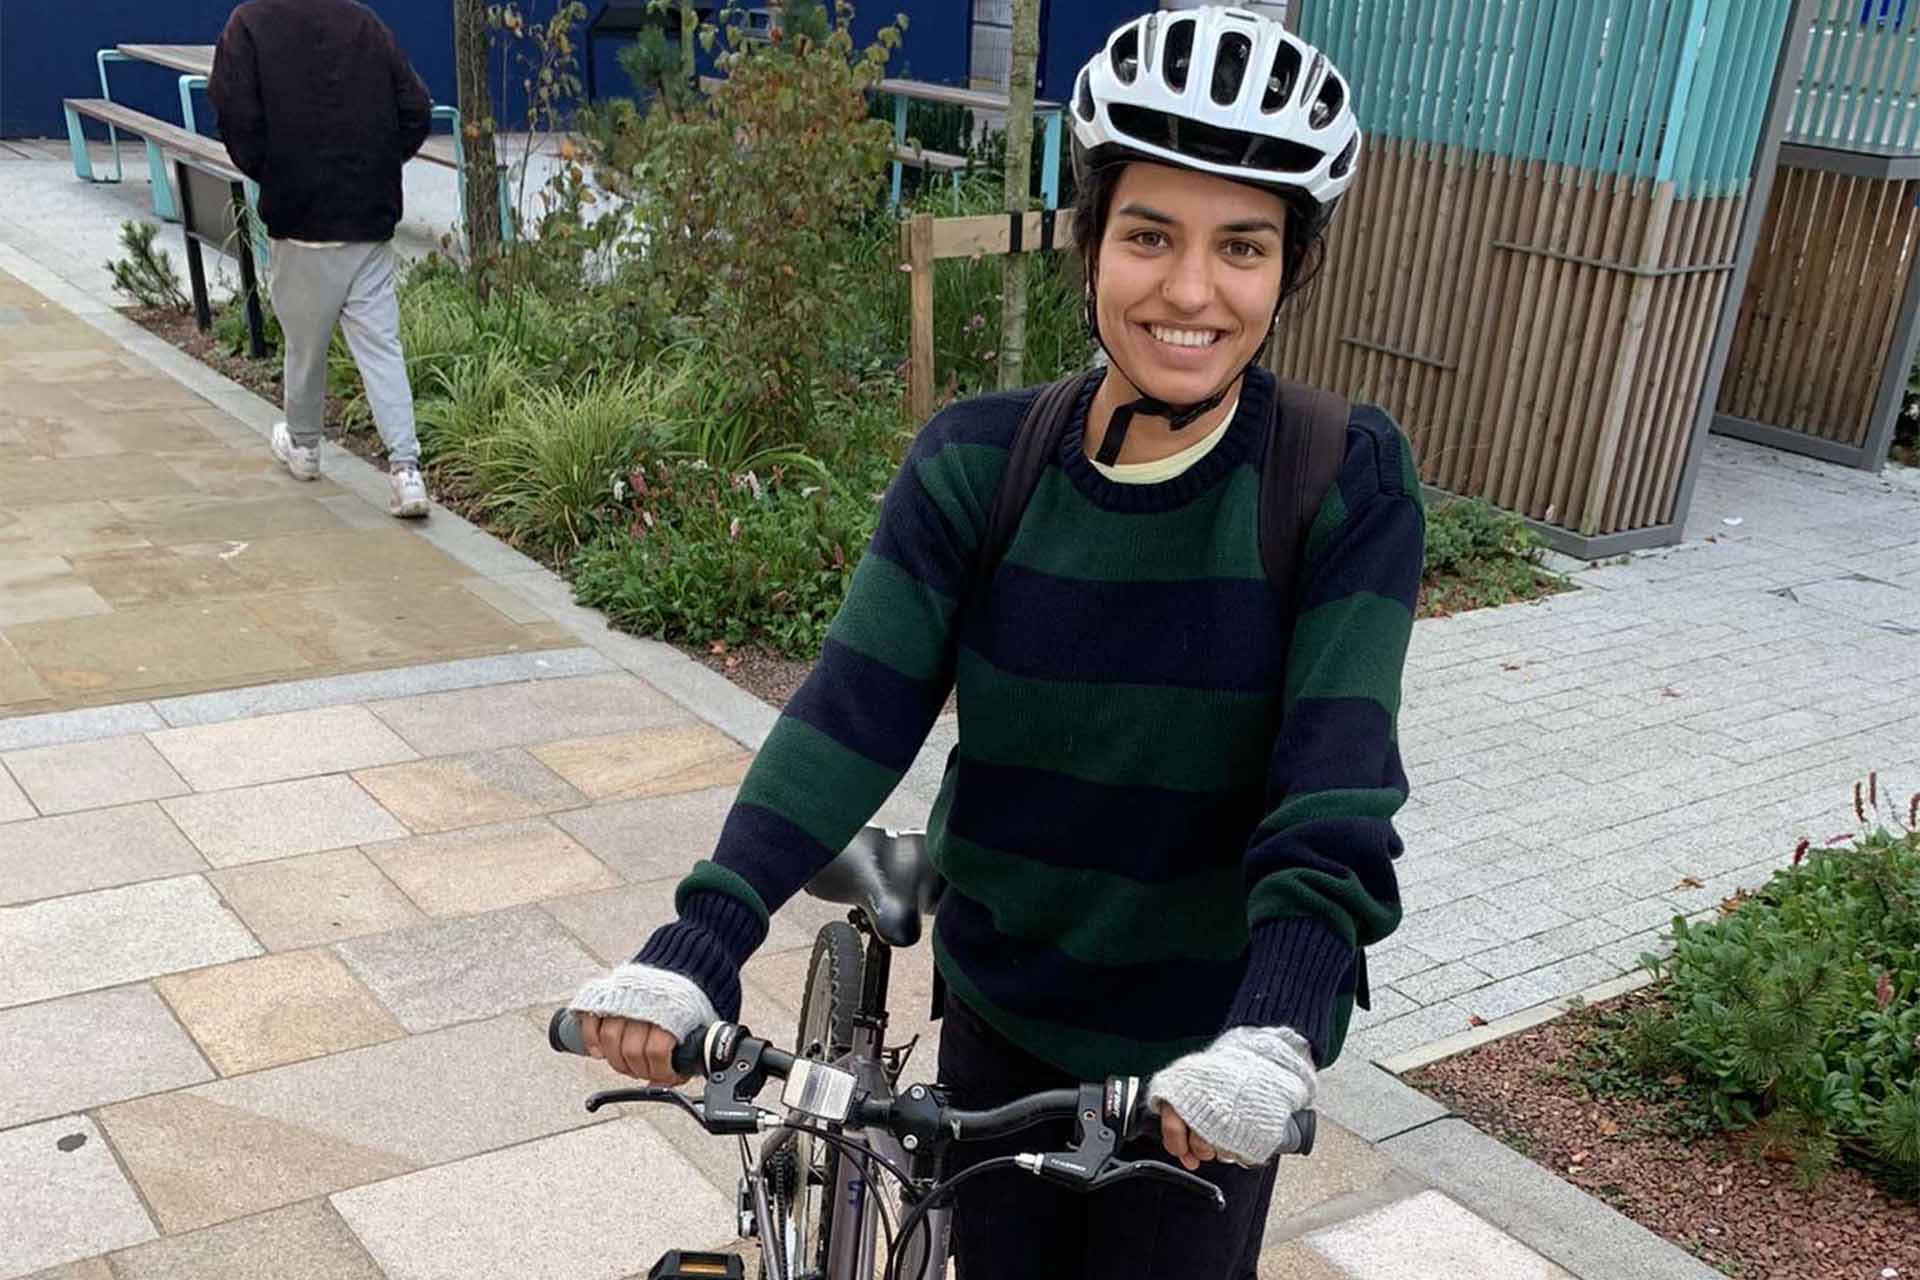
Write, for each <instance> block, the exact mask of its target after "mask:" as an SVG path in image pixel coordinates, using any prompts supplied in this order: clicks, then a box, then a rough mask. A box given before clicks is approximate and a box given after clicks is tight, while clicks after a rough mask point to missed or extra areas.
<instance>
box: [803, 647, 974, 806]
mask: <svg viewBox="0 0 1920 1280" xmlns="http://www.w3.org/2000/svg"><path fill="white" fill-rule="evenodd" d="M952 683H953V682H952V679H951V677H950V676H949V677H948V678H947V679H944V680H938V679H937V680H935V681H933V682H931V683H926V682H922V681H919V680H915V679H913V678H912V677H910V676H905V675H902V674H901V673H900V672H898V671H896V670H894V669H893V668H892V667H890V666H888V665H887V664H886V663H884V662H881V661H879V660H877V659H874V658H869V657H868V656H867V655H866V654H864V653H861V652H860V651H859V650H857V649H850V648H848V647H847V646H846V645H844V644H841V643H840V642H839V641H837V640H834V639H832V638H829V639H828V640H827V642H826V644H825V645H824V646H823V647H822V648H821V650H820V661H819V662H818V663H817V664H815V666H814V669H813V674H812V675H810V676H808V677H807V681H806V683H805V684H802V685H801V686H800V691H799V692H798V693H796V694H794V695H793V699H792V701H790V702H788V703H787V709H786V713H787V714H788V715H790V716H792V717H793V718H794V719H796V720H799V721H801V722H803V723H805V724H810V725H812V726H813V727H814V728H816V729H818V730H819V731H820V732H822V733H824V734H826V735H827V736H828V737H829V738H832V739H833V740H834V741H835V742H837V743H839V744H840V745H841V746H843V747H845V748H847V750H849V751H854V752H858V753H859V754H860V755H863V756H865V757H866V758H867V759H869V760H871V761H873V762H874V763H875V764H878V765H884V766H885V767H887V768H889V769H892V770H894V771H895V772H897V773H905V772H906V771H907V768H908V766H910V765H912V764H913V759H914V757H915V756H916V755H918V754H919V753H920V744H921V742H922V741H924V740H925V739H926V736H927V730H928V729H930V728H931V727H932V726H933V722H934V719H935V717H937V716H938V715H939V714H940V708H941V706H942V704H944V703H945V702H946V699H947V689H948V688H949V687H950V686H951V685H952ZM849 689H858V690H859V691H860V695H859V696H858V697H848V696H847V693H846V691H847V690H849Z"/></svg>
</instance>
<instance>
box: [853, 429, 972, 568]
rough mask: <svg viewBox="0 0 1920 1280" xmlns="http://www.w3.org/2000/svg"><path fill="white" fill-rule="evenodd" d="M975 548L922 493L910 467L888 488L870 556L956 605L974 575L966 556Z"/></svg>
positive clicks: (869, 547)
mask: <svg viewBox="0 0 1920 1280" xmlns="http://www.w3.org/2000/svg"><path fill="white" fill-rule="evenodd" d="M971 545H972V538H971V535H969V536H968V537H964V538H963V537H962V536H961V534H960V531H959V530H957V529H955V528H954V527H953V525H952V524H951V523H950V522H949V521H948V520H947V517H946V515H945V513H943V512H942V511H941V510H940V507H939V504H937V503H936V502H934V500H933V499H932V498H931V497H929V496H928V494H927V491H926V490H925V489H923V488H921V487H920V480H919V477H917V476H916V475H915V474H914V472H913V464H912V463H911V462H909V463H908V464H907V466H906V468H905V469H903V470H902V471H901V472H900V473H899V474H898V475H896V476H894V478H893V483H892V484H891V485H889V486H888V488H887V500H886V504H885V506H884V507H883V508H882V510H881V512H880V523H879V525H878V526H877V527H875V529H874V531H873V541H872V542H871V543H870V544H868V554H870V555H880V556H885V557H886V558H887V559H889V560H891V561H893V562H894V563H895V564H897V565H899V566H900V567H901V568H902V569H905V570H906V571H907V572H908V573H910V574H912V575H913V577H914V578H916V579H918V580H919V581H921V582H923V583H925V584H926V585H927V586H929V587H932V588H933V589H934V590H935V591H938V592H939V593H940V594H941V595H943V596H945V597H947V599H949V600H958V599H960V598H961V597H962V596H963V595H964V594H965V592H966V584H967V579H968V576H969V574H971V572H972V561H971V558H970V557H969V556H968V555H967V553H966V551H965V548H967V547H970V546H971Z"/></svg>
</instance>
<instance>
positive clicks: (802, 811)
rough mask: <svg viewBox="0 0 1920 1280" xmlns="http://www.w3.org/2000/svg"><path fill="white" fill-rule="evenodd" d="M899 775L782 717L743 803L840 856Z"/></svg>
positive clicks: (743, 787) (750, 775)
mask: <svg viewBox="0 0 1920 1280" xmlns="http://www.w3.org/2000/svg"><path fill="white" fill-rule="evenodd" d="M899 781H900V775H899V774H898V773H897V772H895V771H894V770H892V769H888V768H886V767H885V766H883V765H879V764H875V763H874V762H873V761H871V760H869V759H867V758H866V757H865V756H863V755H861V754H860V753H859V752H857V751H853V750H850V749H848V748H847V747H843V746H841V745H840V744H839V743H838V742H835V741H834V740H833V739H832V738H830V737H828V736H827V735H826V734H824V733H822V732H820V730H818V729H816V728H814V727H813V726H812V725H810V724H808V723H806V722H805V721H803V720H797V719H795V718H794V717H792V716H781V717H780V719H779V720H777V721H776V722H775V723H774V726H773V732H772V733H769V734H768V735H767V741H766V745H764V746H763V747H761V749H760V755H759V758H758V759H756V760H755V761H754V762H753V768H751V769H749V770H748V771H747V777H746V781H744V782H742V783H741V784H740V796H739V800H738V803H740V804H754V805H759V806H760V807H761V808H763V809H770V810H772V811H773V812H775V813H777V814H779V815H780V816H781V817H783V818H785V819H787V820H788V821H789V822H791V823H793V824H794V825H795V826H797V827H799V828H800V829H801V830H802V831H805V832H806V833H807V834H808V835H810V836H812V837H813V838H814V839H815V840H817V841H819V842H820V843H821V844H822V845H825V846H826V847H827V848H829V849H832V850H833V851H835V852H836V853H837V852H839V850H840V849H841V848H843V847H844V846H845V845H846V843H847V841H848V840H851V839H852V838H853V834H854V832H855V831H857V830H858V829H859V827H860V823H861V822H862V821H863V820H864V819H865V817H866V815H868V814H870V813H872V812H873V811H874V810H875V809H878V808H879V807H880V804H881V802H882V801H884V800H885V799H886V798H887V796H888V795H889V794H890V793H891V792H892V791H893V788H894V786H895V785H896V784H898V783H899Z"/></svg>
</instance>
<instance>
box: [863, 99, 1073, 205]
mask: <svg viewBox="0 0 1920 1280" xmlns="http://www.w3.org/2000/svg"><path fill="white" fill-rule="evenodd" d="M879 91H880V92H881V93H884V94H887V95H889V96H891V97H892V98H893V144H894V160H893V203H894V204H896V205H897V204H899V203H900V176H901V171H902V167H903V164H904V163H905V162H904V161H903V158H902V152H903V151H904V150H905V149H906V145H907V103H908V102H910V101H919V102H939V103H945V104H946V105H948V106H955V107H965V108H967V109H968V110H970V111H997V112H1000V113H1001V114H1002V115H1004V114H1006V112H1007V109H1008V107H1009V106H1010V105H1011V104H1010V103H1009V102H1008V101H1007V95H1006V94H1004V93H993V92H990V91H988V90H984V89H962V88H959V87H958V86H956V85H950V84H934V83H932V82H930V81H926V80H902V79H899V78H897V77H892V76H889V77H888V78H887V79H885V80H882V81H881V82H880V85H879ZM1033 111H1034V114H1035V115H1037V116H1039V117H1041V118H1042V119H1044V120H1045V121H1046V125H1047V134H1046V140H1045V142H1044V144H1043V145H1044V147H1045V150H1044V151H1043V152H1042V153H1041V154H1042V159H1041V169H1040V197H1041V203H1042V204H1043V205H1044V206H1045V207H1046V208H1049V209H1057V208H1059V207H1060V142H1061V136H1062V132H1063V130H1062V120H1061V114H1060V113H1061V104H1060V103H1058V102H1053V101H1050V100H1048V99H1046V98H1036V99H1034V102H1033Z"/></svg>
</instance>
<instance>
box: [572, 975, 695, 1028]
mask: <svg viewBox="0 0 1920 1280" xmlns="http://www.w3.org/2000/svg"><path fill="white" fill-rule="evenodd" d="M567 1007H568V1008H569V1009H572V1010H574V1011H575V1012H576V1013H593V1014H598V1015H599V1016H601V1017H603V1018H630V1019H633V1020H634V1021H637V1022H651V1023H652V1024H653V1025H654V1026H656V1027H660V1028H662V1029H663V1030H666V1031H670V1032H672V1033H673V1036H674V1038H675V1039H676V1040H685V1039H686V1038H687V1037H688V1036H690V1035H692V1034H693V1033H694V1032H695V1031H698V1030H699V1029H700V1028H701V1027H704V1026H706V1025H707V1024H708V1023H712V1022H718V1021H720V1015H719V1014H717V1013H715V1012H714V1011H713V1002H712V1001H711V1000H709V999H707V993H706V992H704V991H702V990H701V989H700V988H699V987H698V986H696V985H694V981H693V979H691V978H689V977H686V976H684V975H683V974H678V973H675V972H674V971H673V970H671V969H656V968H654V967H653V966H652V965H650V964H633V963H627V964H623V965H621V966H620V967H619V968H618V969H615V970H613V971H612V972H611V973H607V974H603V975H601V976H600V977H598V978H595V979H593V980H592V981H590V982H588V983H587V985H586V986H584V987H581V988H580V990H579V991H578V992H576V993H575V994H574V997H573V1000H572V1002H571V1003H569V1004H568V1005H567Z"/></svg>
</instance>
